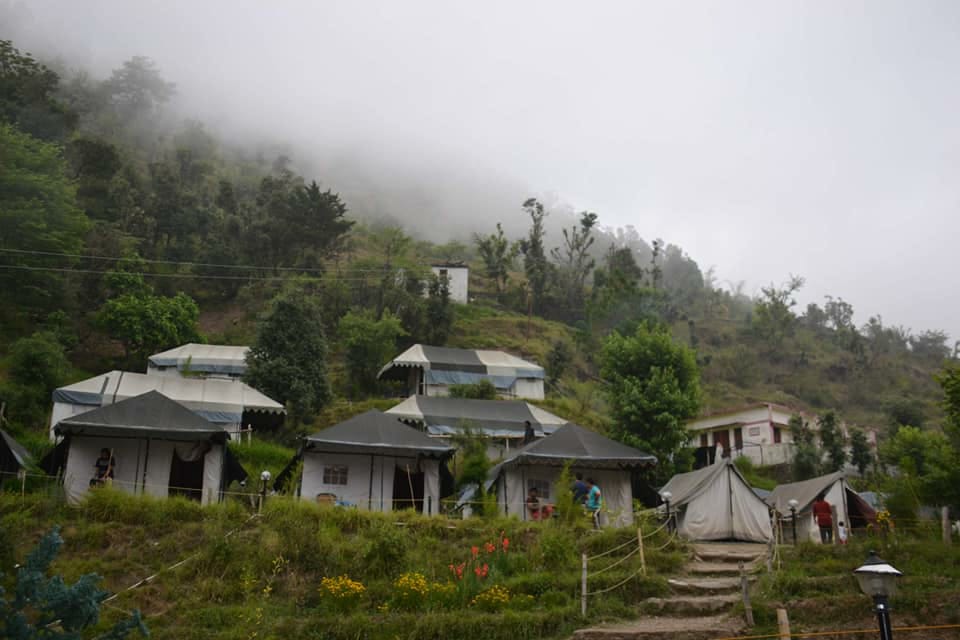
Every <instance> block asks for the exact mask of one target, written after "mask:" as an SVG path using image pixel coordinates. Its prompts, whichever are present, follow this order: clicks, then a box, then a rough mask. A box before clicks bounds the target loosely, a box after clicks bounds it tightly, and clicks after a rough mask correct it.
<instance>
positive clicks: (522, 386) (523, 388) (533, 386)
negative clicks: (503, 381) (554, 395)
mask: <svg viewBox="0 0 960 640" xmlns="http://www.w3.org/2000/svg"><path fill="white" fill-rule="evenodd" d="M510 391H511V393H512V394H513V396H514V397H517V398H525V399H528V400H543V397H544V396H543V380H541V379H537V378H517V380H516V382H514V383H513V386H512V387H511V388H510Z"/></svg>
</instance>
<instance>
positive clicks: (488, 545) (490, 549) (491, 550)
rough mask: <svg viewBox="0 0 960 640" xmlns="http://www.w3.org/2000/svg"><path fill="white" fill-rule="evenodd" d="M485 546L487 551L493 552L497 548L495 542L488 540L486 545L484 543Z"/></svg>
mask: <svg viewBox="0 0 960 640" xmlns="http://www.w3.org/2000/svg"><path fill="white" fill-rule="evenodd" d="M483 548H484V550H486V552H487V553H493V552H494V551H496V550H497V545H495V544H493V543H492V542H488V543H486V544H485V545H483Z"/></svg>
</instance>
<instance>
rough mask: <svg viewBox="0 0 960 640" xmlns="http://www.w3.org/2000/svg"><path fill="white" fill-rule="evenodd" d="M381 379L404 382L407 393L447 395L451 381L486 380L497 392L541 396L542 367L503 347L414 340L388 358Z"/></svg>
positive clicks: (535, 398)
mask: <svg viewBox="0 0 960 640" xmlns="http://www.w3.org/2000/svg"><path fill="white" fill-rule="evenodd" d="M377 377H378V378H380V379H381V380H401V381H406V382H407V393H411V394H419V395H424V396H446V395H449V387H450V385H452V384H475V383H477V382H480V381H481V380H488V381H490V382H491V383H493V385H494V386H495V387H496V388H497V392H498V393H500V394H501V395H504V396H508V397H513V398H530V399H531V400H543V397H544V395H543V379H544V372H543V367H541V366H540V365H537V364H534V363H532V362H528V361H526V360H523V359H521V358H518V357H516V356H513V355H510V354H509V353H506V352H505V351H493V350H486V349H454V348H451V347H434V346H430V345H425V344H415V345H413V346H412V347H410V348H409V349H407V350H406V351H404V352H403V353H401V354H400V355H398V356H397V357H396V358H394V359H393V360H391V361H390V362H388V363H387V364H386V365H385V366H384V367H383V368H382V369H381V370H380V373H378V374H377Z"/></svg>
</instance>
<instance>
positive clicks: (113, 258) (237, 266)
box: [0, 247, 384, 273]
mask: <svg viewBox="0 0 960 640" xmlns="http://www.w3.org/2000/svg"><path fill="white" fill-rule="evenodd" d="M0 253H14V254H18V255H30V256H45V257H54V258H78V259H80V260H106V261H110V262H120V261H124V260H129V261H130V262H134V263H136V262H143V263H146V264H165V265H172V266H182V267H213V268H218V269H245V270H252V271H256V270H260V271H289V272H296V273H303V272H307V273H327V271H328V269H324V268H321V267H262V266H257V265H252V264H220V263H214V262H191V261H186V260H158V259H153V258H141V257H140V256H135V257H132V258H129V257H122V256H101V255H86V254H82V253H62V252H57V251H35V250H31V249H6V248H2V247H0ZM348 270H349V271H354V272H358V273H360V272H362V273H384V269H356V268H353V267H349V268H348Z"/></svg>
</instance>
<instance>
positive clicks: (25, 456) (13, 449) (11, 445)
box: [0, 429, 33, 471]
mask: <svg viewBox="0 0 960 640" xmlns="http://www.w3.org/2000/svg"><path fill="white" fill-rule="evenodd" d="M3 448H5V449H6V450H5V451H2V450H0V462H3V467H4V468H0V471H8V469H7V468H6V467H8V466H10V467H13V466H16V467H19V468H20V469H26V468H27V467H28V466H29V465H30V464H31V463H32V462H33V456H32V455H30V452H29V451H27V450H26V449H25V448H24V446H23V445H22V444H20V443H19V442H17V441H16V440H14V439H13V436H11V435H10V434H9V433H7V432H6V431H4V430H3V429H0V449H3ZM11 463H13V464H11ZM13 470H14V469H12V468H11V469H9V471H13Z"/></svg>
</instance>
